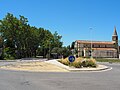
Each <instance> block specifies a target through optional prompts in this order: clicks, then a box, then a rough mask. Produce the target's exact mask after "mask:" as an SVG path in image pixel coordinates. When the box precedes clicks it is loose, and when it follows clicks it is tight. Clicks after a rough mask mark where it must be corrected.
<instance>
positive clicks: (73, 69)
mask: <svg viewBox="0 0 120 90" xmlns="http://www.w3.org/2000/svg"><path fill="white" fill-rule="evenodd" d="M45 62H47V63H51V64H54V65H56V66H59V67H61V68H64V69H66V70H69V71H103V70H107V69H110V67H108V66H105V65H98V67H97V68H89V67H88V68H74V67H69V66H66V65H64V64H62V63H60V62H58V60H49V61H45Z"/></svg>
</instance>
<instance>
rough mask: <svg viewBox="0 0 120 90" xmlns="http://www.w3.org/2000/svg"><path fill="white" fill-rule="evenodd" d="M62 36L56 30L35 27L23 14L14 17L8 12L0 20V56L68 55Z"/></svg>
mask: <svg viewBox="0 0 120 90" xmlns="http://www.w3.org/2000/svg"><path fill="white" fill-rule="evenodd" d="M61 38H62V36H60V35H59V34H58V33H57V32H55V33H54V34H52V33H51V32H50V31H49V30H46V29H44V28H37V27H35V26H31V25H29V24H28V19H27V18H25V17H24V16H21V15H20V16H19V18H17V17H15V16H14V15H13V14H11V13H8V14H7V15H6V16H5V17H4V18H3V19H2V20H0V56H1V57H0V58H1V59H13V58H15V59H16V58H26V57H36V56H37V55H41V56H44V57H46V55H47V54H50V53H57V55H62V54H64V56H65V57H66V56H68V55H69V54H70V50H69V48H68V47H62V45H63V42H61Z"/></svg>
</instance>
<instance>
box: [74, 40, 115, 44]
mask: <svg viewBox="0 0 120 90" xmlns="http://www.w3.org/2000/svg"><path fill="white" fill-rule="evenodd" d="M76 41H77V42H78V43H82V44H90V43H92V44H114V42H112V41H90V40H76Z"/></svg>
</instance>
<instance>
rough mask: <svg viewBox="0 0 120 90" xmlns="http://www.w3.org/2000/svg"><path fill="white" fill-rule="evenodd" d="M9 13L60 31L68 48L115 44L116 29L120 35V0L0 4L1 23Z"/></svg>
mask: <svg viewBox="0 0 120 90" xmlns="http://www.w3.org/2000/svg"><path fill="white" fill-rule="evenodd" d="M7 13H12V14H13V15H14V16H16V17H18V18H19V15H23V16H25V17H26V18H28V21H29V22H28V24H30V25H31V26H36V27H38V28H39V27H42V28H45V29H47V30H50V31H51V32H52V33H54V32H55V31H57V32H58V34H59V35H62V39H61V41H62V42H64V46H67V45H71V43H72V42H73V41H75V40H95V41H111V40H112V34H113V31H114V26H116V30H117V33H118V36H119V35H120V0H0V20H2V19H3V18H4V17H5V15H6V14H7ZM119 39H120V36H119Z"/></svg>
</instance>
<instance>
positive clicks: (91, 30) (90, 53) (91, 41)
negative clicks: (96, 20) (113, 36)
mask: <svg viewBox="0 0 120 90" xmlns="http://www.w3.org/2000/svg"><path fill="white" fill-rule="evenodd" d="M90 31H91V53H90V54H91V58H93V57H92V27H90Z"/></svg>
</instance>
